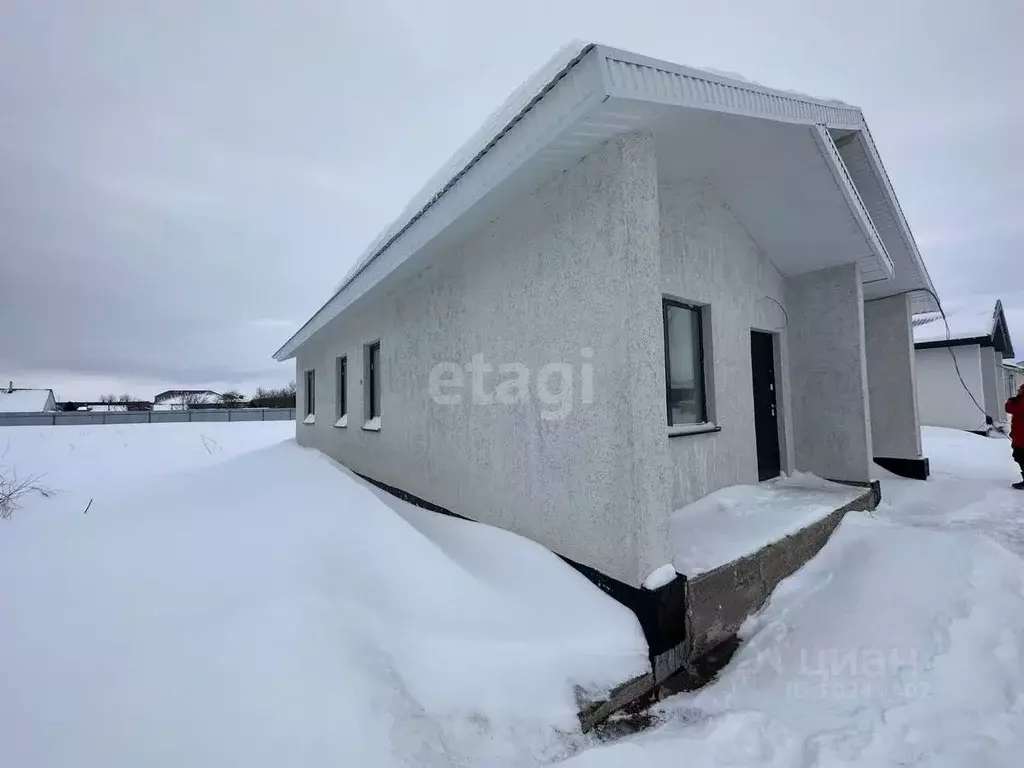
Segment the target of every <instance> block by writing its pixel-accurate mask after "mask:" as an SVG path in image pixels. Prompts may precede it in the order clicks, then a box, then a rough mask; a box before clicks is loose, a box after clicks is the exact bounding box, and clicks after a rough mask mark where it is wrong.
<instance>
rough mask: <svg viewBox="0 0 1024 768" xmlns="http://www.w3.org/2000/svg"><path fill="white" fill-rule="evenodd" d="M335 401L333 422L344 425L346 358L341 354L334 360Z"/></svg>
mask: <svg viewBox="0 0 1024 768" xmlns="http://www.w3.org/2000/svg"><path fill="white" fill-rule="evenodd" d="M335 367H336V370H335V378H336V379H337V381H336V386H337V393H336V398H337V401H336V403H335V406H336V407H335V412H336V415H335V417H334V418H335V424H337V426H345V424H346V423H347V421H348V358H347V357H346V356H345V355H342V356H341V357H339V358H338V359H337V361H336V362H335Z"/></svg>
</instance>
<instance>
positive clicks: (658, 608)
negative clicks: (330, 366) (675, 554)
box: [355, 472, 686, 665]
mask: <svg viewBox="0 0 1024 768" xmlns="http://www.w3.org/2000/svg"><path fill="white" fill-rule="evenodd" d="M355 474H357V475H358V476H359V477H361V478H363V480H365V481H366V482H368V483H370V484H372V485H375V486H377V487H378V488H380V489H381V490H382V491H386V492H387V493H390V494H391V495H392V496H394V497H396V498H399V499H401V500H402V501H404V502H407V503H408V504H412V505H413V506H415V507H420V508H422V509H427V510H430V511H431V512H437V513H438V514H441V515H447V516H448V517H455V518H458V519H459V520H467V521H469V522H471V523H473V522H476V521H475V520H473V519H472V518H469V517H465V516H464V515H460V514H457V513H455V512H452V511H451V510H450V509H447V508H445V507H442V506H441V505H439V504H434V503H433V502H430V501H427V500H426V499H421V498H420V497H419V496H415V495H413V494H411V493H409V492H408V491H403V490H402V489H401V488H396V487H395V486H393V485H388V484H387V483H382V482H380V481H379V480H375V479H373V478H372V477H368V476H367V475H364V474H361V473H359V472H356V473H355ZM554 554H556V555H558V553H557V552H556V553H554ZM558 557H560V558H561V559H562V560H564V561H565V562H566V563H567V564H568V565H571V566H572V567H573V568H575V569H576V570H577V571H579V572H580V573H581V574H582V575H583V576H584V577H586V578H587V579H589V580H590V581H591V582H592V583H593V584H594V586H596V587H597V588H598V589H600V590H601V591H602V592H604V593H605V594H606V595H608V596H609V597H611V598H612V599H613V600H616V601H618V602H620V603H622V604H623V605H624V606H626V607H627V608H629V609H630V610H631V611H633V613H635V614H636V618H637V621H639V622H640V628H641V629H642V630H643V632H644V637H645V638H646V639H647V647H648V650H649V653H650V657H651V663H652V665H653V663H654V657H655V656H657V655H659V654H661V653H664V652H665V651H667V650H669V649H671V648H674V647H676V646H677V645H679V644H680V643H682V642H683V641H684V640H685V639H686V577H685V576H683V575H682V574H677V576H676V578H675V579H674V580H672V581H670V582H669V583H668V584H666V585H664V586H662V587H659V588H658V589H653V590H651V589H640V588H637V587H631V586H630V585H629V584H626V583H625V582H622V581H619V580H618V579H613V578H612V577H611V576H606V575H605V574H603V573H601V572H600V571H599V570H597V569H596V568H591V567H590V566H589V565H583V563H577V562H576V561H575V560H570V559H569V558H568V557H565V556H563V555H558Z"/></svg>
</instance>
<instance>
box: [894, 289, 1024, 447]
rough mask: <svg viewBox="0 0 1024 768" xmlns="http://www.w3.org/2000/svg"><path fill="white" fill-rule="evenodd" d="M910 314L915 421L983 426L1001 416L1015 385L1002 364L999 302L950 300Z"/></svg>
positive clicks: (1008, 350) (1008, 344)
mask: <svg viewBox="0 0 1024 768" xmlns="http://www.w3.org/2000/svg"><path fill="white" fill-rule="evenodd" d="M944 308H945V310H946V318H947V320H948V322H949V330H948V332H947V329H946V323H945V322H943V319H942V316H941V315H940V314H939V313H938V312H930V313H926V314H921V315H918V316H916V317H915V318H914V348H915V350H916V351H915V357H916V358H917V361H916V362H917V399H918V407H919V409H920V412H921V423H922V424H929V425H932V426H936V427H953V428H955V429H966V430H970V431H972V432H985V431H986V430H987V428H988V425H989V424H1001V423H1003V422H1005V421H1006V412H1005V410H1004V405H1005V403H1006V399H1007V398H1008V397H1009V396H1010V395H1011V394H1012V393H1013V392H1014V391H1016V390H1011V387H1010V386H1009V385H1010V380H1009V377H1008V376H1007V372H1006V368H1005V367H1004V365H1003V361H1004V360H1005V359H1010V360H1012V359H1013V354H1014V353H1013V343H1012V341H1011V340H1010V329H1009V327H1008V326H1007V323H1006V315H1005V313H1004V312H1003V304H1002V302H1001V301H996V302H995V306H994V307H993V306H990V305H984V306H983V305H972V304H970V303H951V304H950V305H949V306H948V307H944Z"/></svg>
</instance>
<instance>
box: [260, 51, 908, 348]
mask: <svg viewBox="0 0 1024 768" xmlns="http://www.w3.org/2000/svg"><path fill="white" fill-rule="evenodd" d="M569 52H570V53H574V54H575V55H574V56H572V58H570V60H569V61H568V63H567V64H565V65H564V66H563V67H562V68H561V69H560V70H558V71H556V72H555V73H554V75H553V76H550V77H548V79H544V78H540V79H536V78H532V79H531V81H529V82H528V87H529V89H531V90H530V91H527V92H526V95H527V96H529V97H530V98H529V100H528V101H526V103H525V106H523V107H522V108H521V109H520V110H519V111H518V112H516V113H515V114H513V116H512V117H511V119H510V120H508V122H507V123H505V124H504V125H503V126H501V127H500V130H497V132H496V133H495V135H493V136H490V135H489V134H487V133H486V132H484V133H478V134H477V135H476V136H474V139H473V140H472V141H475V140H478V139H479V140H480V141H481V143H483V142H486V143H483V146H482V148H481V149H479V151H477V153H476V154H475V155H474V156H472V157H471V159H469V161H468V162H466V163H464V164H461V165H458V166H457V167H456V166H451V177H450V178H448V176H447V175H446V174H448V173H449V169H447V168H446V170H445V171H444V173H443V174H441V176H444V178H445V179H447V181H444V179H442V181H443V182H444V183H443V184H441V186H440V187H439V188H438V189H437V191H436V192H434V193H433V194H432V195H431V196H430V197H429V198H427V199H426V200H425V202H424V203H423V204H422V205H420V204H417V205H416V207H413V208H410V209H407V211H406V212H405V213H404V214H403V215H402V217H401V218H400V219H399V220H398V221H396V222H395V224H394V225H392V227H389V228H388V230H386V231H385V232H384V233H383V234H382V235H381V236H380V237H379V238H378V239H377V240H376V241H375V242H374V244H373V245H372V246H371V248H370V249H369V250H368V252H367V253H366V254H365V255H364V257H363V258H362V259H361V260H360V262H359V263H358V265H357V266H356V268H355V269H354V270H353V272H352V273H350V275H349V276H348V277H346V279H345V281H344V282H343V284H342V286H341V287H340V288H339V289H338V290H337V291H336V292H335V293H334V295H333V296H332V297H331V298H330V299H329V300H328V301H327V302H326V303H325V304H324V305H323V306H322V307H321V308H320V309H319V310H318V311H317V312H316V313H315V314H314V315H313V316H312V317H311V318H310V319H309V320H308V321H307V322H306V323H305V324H304V325H303V326H302V327H301V328H300V329H299V330H298V331H297V332H296V333H295V334H294V335H293V336H292V337H291V338H290V339H289V340H288V341H287V342H286V343H285V344H284V345H283V346H282V347H281V348H280V349H279V350H278V351H277V352H276V353H275V354H274V358H275V359H277V360H286V359H288V358H290V357H292V356H293V355H294V353H295V351H296V350H297V349H298V348H299V347H300V346H301V345H302V344H304V343H305V342H306V341H308V340H309V338H310V337H312V335H313V334H314V333H316V332H317V331H318V330H320V329H321V328H323V327H324V326H325V325H326V324H327V323H328V322H330V321H331V320H332V319H333V318H334V317H336V316H337V315H338V314H339V313H340V312H341V311H342V310H343V309H344V308H345V307H347V306H349V305H350V304H352V303H353V302H354V301H355V300H356V299H358V298H359V297H360V296H362V295H364V294H365V293H366V292H367V291H368V290H370V288H372V287H373V286H374V285H376V284H377V283H378V282H380V280H382V279H383V278H384V277H385V276H386V275H387V274H388V273H390V272H391V271H392V270H393V269H395V268H396V267H397V266H398V265H399V264H401V263H402V262H403V261H405V260H406V259H407V258H409V256H411V255H412V254H413V253H415V251H417V250H418V249H420V248H421V247H423V245H424V244H426V243H427V242H429V241H430V240H431V239H432V238H433V237H435V236H436V235H437V234H439V233H440V232H441V231H443V229H444V228H445V227H446V226H448V225H449V224H450V223H452V222H453V221H455V219H456V218H458V216H461V215H462V213H464V212H466V211H467V210H468V209H469V208H470V207H471V206H472V205H473V203H475V202H476V201H478V200H480V199H481V197H482V196H483V195H484V194H486V192H487V191H489V190H491V189H493V188H494V187H495V186H496V185H497V184H498V183H500V182H501V181H502V180H503V179H504V178H506V177H507V176H508V175H510V174H511V173H512V172H513V171H514V170H515V169H516V168H517V167H520V166H521V165H522V164H523V163H525V162H526V160H528V159H529V157H530V156H531V155H532V153H534V152H536V151H538V150H539V149H543V148H544V146H545V145H546V144H547V143H550V141H551V140H553V139H554V138H555V137H556V136H557V135H558V133H559V132H560V131H561V130H563V129H564V128H565V127H567V126H568V125H570V124H571V123H572V122H573V121H575V120H576V119H578V118H579V117H580V116H581V115H582V114H583V113H584V112H585V111H586V110H587V109H589V108H590V107H591V106H593V104H594V103H595V101H597V102H599V101H601V100H602V99H604V98H607V97H608V96H612V95H614V96H618V97H620V98H625V99H633V100H636V101H644V102H649V103H654V104H666V105H668V104H671V105H675V106H683V107H694V108H700V109H705V110H711V111H721V112H730V113H734V114H740V115H747V116H752V117H759V118H765V119H772V120H779V121H785V122H797V123H803V124H814V125H827V126H829V127H831V128H839V129H859V128H862V127H864V122H863V115H862V114H861V112H860V110H859V109H858V108H857V107H853V106H850V105H848V104H843V103H841V102H832V101H824V100H820V99H814V98H812V97H810V96H804V95H802V94H794V93H789V92H786V91H778V90H774V89H771V88H767V87H765V86H762V85H759V84H756V83H751V82H748V81H744V80H736V79H733V78H728V77H724V76H721V75H717V74H714V73H710V72H704V71H702V70H698V69H693V68H690V67H683V66H680V65H675V64H670V63H668V62H664V61H659V60H656V59H650V58H648V57H644V56H639V55H637V54H632V53H628V52H626V51H621V50H618V49H614V48H608V47H606V46H597V45H594V44H580V46H578V51H574V50H570V51H569ZM556 58H557V57H556ZM584 61H585V62H587V66H585V67H581V66H580V64H581V63H582V62H584ZM595 68H596V71H595ZM583 70H586V72H585V74H581V71H583ZM581 80H586V81H587V87H586V88H584V89H583V90H584V91H585V93H583V94H582V95H581V94H578V93H577V95H578V96H580V98H579V99H577V100H575V101H574V100H573V99H572V98H571V97H570V98H553V96H554V94H555V92H558V93H562V94H563V95H564V93H565V92H566V91H571V90H573V89H576V90H579V87H580V81H581ZM531 91H532V92H531ZM567 101H568V102H572V103H570V104H567V103H566V102H567ZM499 112H500V111H499ZM539 115H543V116H542V117H538V116H539ZM545 121H546V122H547V124H546V125H545V124H544V123H545ZM527 125H531V126H532V130H533V134H532V135H531V134H530V132H529V131H528V130H527V128H526V126H527ZM513 129H514V130H513ZM472 141H471V143H472ZM459 162H460V163H461V162H462V161H459ZM840 167H841V166H840ZM439 183H440V182H439ZM848 192H849V190H848ZM853 193H854V194H856V189H855V188H853ZM861 207H863V206H861ZM868 221H869V222H870V217H869V219H868ZM868 226H870V228H871V229H873V225H872V224H869V225H868ZM876 235H877V233H876ZM879 245H880V241H879ZM880 251H881V253H882V254H884V258H882V259H881V261H882V264H885V263H886V261H887V260H888V256H887V254H885V252H884V247H881V248H880ZM888 265H889V267H890V268H891V261H888Z"/></svg>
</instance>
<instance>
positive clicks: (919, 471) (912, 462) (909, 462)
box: [875, 456, 931, 480]
mask: <svg viewBox="0 0 1024 768" xmlns="http://www.w3.org/2000/svg"><path fill="white" fill-rule="evenodd" d="M875 464H877V465H878V466H880V467H882V468H883V469H887V470H889V471H890V472H892V473H893V474H894V475H899V476H900V477H909V478H911V479H912V480H927V479H928V475H930V474H931V466H930V465H929V462H928V459H927V457H923V458H920V459H896V458H892V457H888V456H875Z"/></svg>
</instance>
